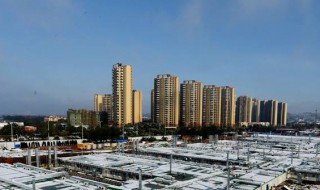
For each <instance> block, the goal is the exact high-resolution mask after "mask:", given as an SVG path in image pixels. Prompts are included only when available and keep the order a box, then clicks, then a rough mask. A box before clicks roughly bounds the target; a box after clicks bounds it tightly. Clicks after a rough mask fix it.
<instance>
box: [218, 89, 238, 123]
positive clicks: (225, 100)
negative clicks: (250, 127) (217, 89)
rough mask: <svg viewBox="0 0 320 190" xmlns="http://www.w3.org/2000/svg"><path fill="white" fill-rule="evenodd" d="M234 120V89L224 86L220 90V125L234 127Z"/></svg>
mask: <svg viewBox="0 0 320 190" xmlns="http://www.w3.org/2000/svg"><path fill="white" fill-rule="evenodd" d="M235 119H236V93H235V88H233V87H229V86H225V87H222V90H221V125H222V126H224V127H234V126H235V123H236V121H235Z"/></svg>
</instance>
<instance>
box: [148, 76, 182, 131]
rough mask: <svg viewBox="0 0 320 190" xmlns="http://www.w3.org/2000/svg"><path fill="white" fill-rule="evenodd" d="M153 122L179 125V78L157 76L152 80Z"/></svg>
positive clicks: (172, 125)
mask: <svg viewBox="0 0 320 190" xmlns="http://www.w3.org/2000/svg"><path fill="white" fill-rule="evenodd" d="M153 94H154V97H153V99H154V103H153V108H154V111H153V117H154V118H153V120H154V122H155V123H158V124H161V125H164V126H167V127H169V126H170V127H177V126H178V125H179V77H177V76H173V75H170V74H164V75H157V78H155V79H154V93H153Z"/></svg>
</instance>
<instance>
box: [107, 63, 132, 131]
mask: <svg viewBox="0 0 320 190" xmlns="http://www.w3.org/2000/svg"><path fill="white" fill-rule="evenodd" d="M112 96H113V122H114V124H115V125H117V126H119V127H121V126H122V125H124V124H129V123H132V121H133V120H132V116H133V114H132V111H133V109H132V105H133V101H132V97H133V96H132V66H131V65H122V64H121V63H117V64H115V65H113V69H112Z"/></svg>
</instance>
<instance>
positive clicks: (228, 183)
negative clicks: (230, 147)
mask: <svg viewBox="0 0 320 190" xmlns="http://www.w3.org/2000/svg"><path fill="white" fill-rule="evenodd" d="M227 172H228V181H227V190H229V186H230V169H229V151H228V152H227Z"/></svg>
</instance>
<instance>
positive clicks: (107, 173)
mask: <svg viewBox="0 0 320 190" xmlns="http://www.w3.org/2000/svg"><path fill="white" fill-rule="evenodd" d="M135 142H137V141H135ZM319 144H320V138H318V137H300V136H280V135H264V134H259V135H258V134H254V135H253V136H251V137H241V138H239V137H238V139H235V140H220V141H216V142H215V143H212V142H211V143H209V144H204V143H195V144H181V142H178V143H177V147H172V146H171V143H170V144H169V143H168V142H156V143H152V144H142V143H140V144H139V148H138V149H135V151H134V153H133V154H127V153H108V154H92V155H86V156H75V157H64V158H59V163H60V164H61V165H62V166H64V167H65V168H66V169H67V170H68V171H69V172H82V173H84V174H86V175H87V176H94V175H95V176H100V177H99V178H101V179H107V180H109V181H110V182H112V183H113V184H119V185H120V186H119V187H121V188H126V189H131V190H133V189H134V190H136V189H139V188H140V189H143V190H151V189H177V190H199V189H201V190H221V189H229V190H236V189H245V190H270V189H271V187H274V186H277V185H279V184H281V183H282V182H284V181H286V180H287V179H291V180H297V181H301V182H303V183H308V182H312V183H319V182H320V168H319V166H318V159H319V156H320V155H319V154H318V152H319V150H318V146H320V145H319ZM135 146H137V145H135ZM130 152H131V151H130ZM139 176H141V177H139ZM139 178H140V179H141V180H138V179H139Z"/></svg>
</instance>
